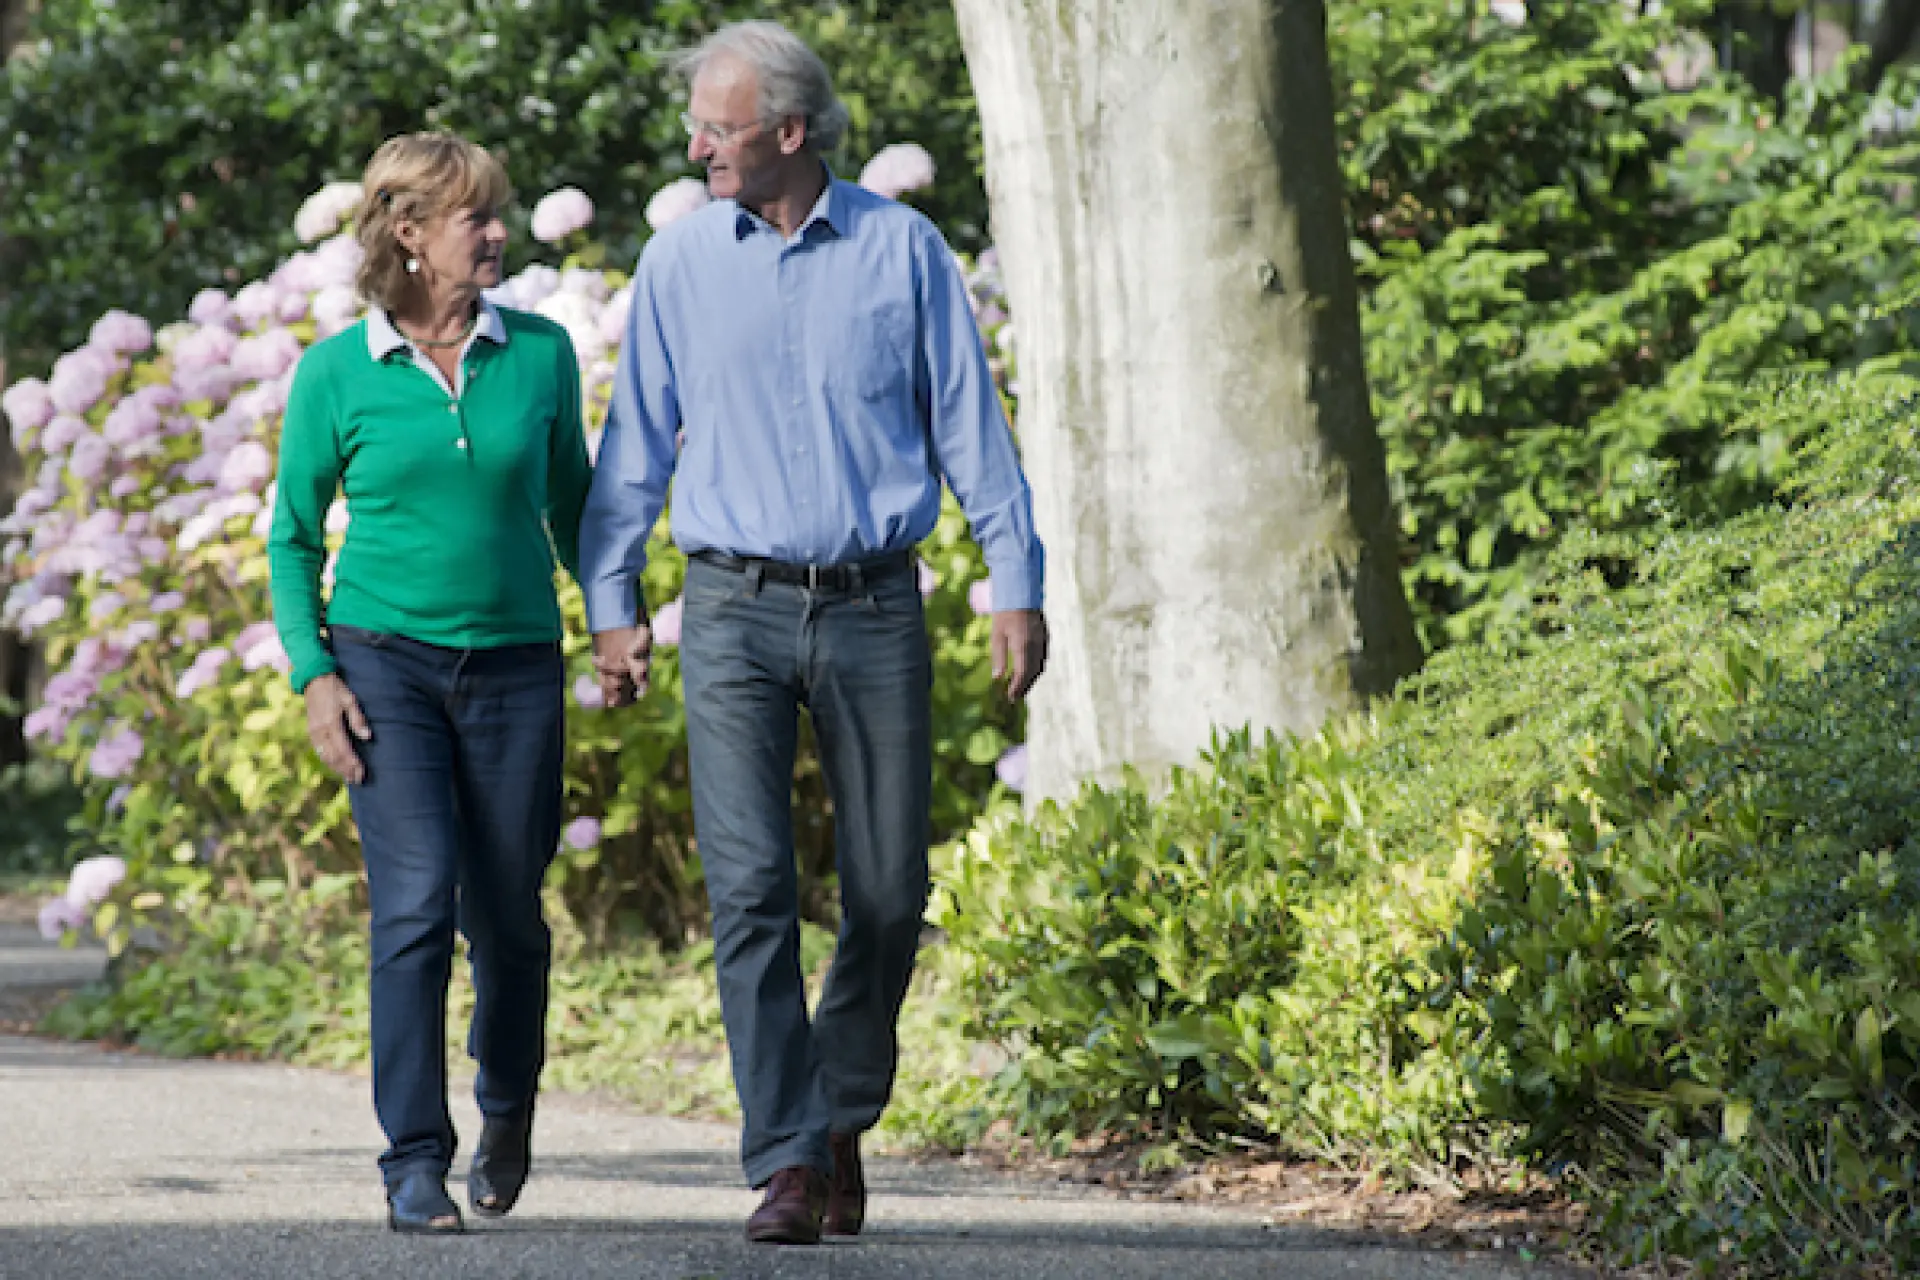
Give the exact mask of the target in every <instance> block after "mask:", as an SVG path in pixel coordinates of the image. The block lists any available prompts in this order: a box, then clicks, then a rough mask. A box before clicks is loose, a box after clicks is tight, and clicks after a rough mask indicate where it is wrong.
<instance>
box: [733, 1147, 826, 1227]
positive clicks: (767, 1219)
mask: <svg viewBox="0 0 1920 1280" xmlns="http://www.w3.org/2000/svg"><path fill="white" fill-rule="evenodd" d="M826 1207H827V1180H826V1179H825V1178H823V1177H821V1176H820V1171H819V1170H818V1169H814V1168H810V1167H809V1166H807V1165H795V1166H793V1167H792V1168H790V1169H782V1170H781V1171H780V1172H778V1173H776V1174H774V1175H773V1180H772V1181H771V1182H769V1183H767V1198H766V1199H764V1200H762V1201H761V1202H760V1207H759V1208H758V1209H755V1210H754V1211H753V1216H752V1217H750V1218H748V1219H747V1239H749V1240H751V1241H753V1242H754V1243H755V1244H819V1243H820V1215H821V1214H822V1213H823V1212H825V1210H826Z"/></svg>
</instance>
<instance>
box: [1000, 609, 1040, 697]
mask: <svg viewBox="0 0 1920 1280" xmlns="http://www.w3.org/2000/svg"><path fill="white" fill-rule="evenodd" d="M1046 665H1047V619H1046V616H1045V615H1044V614H1042V613H1041V612H1040V611H1039V610H1038V609H1008V610H1005V611H1004V612H1000V613H996V614H994V615H993V678H994V679H996V680H998V679H1000V678H1001V677H1002V676H1005V677H1006V680H1007V701H1009V702H1018V701H1020V699H1022V698H1024V697H1026V696H1027V690H1029V689H1031V688H1033V682H1034V681H1035V680H1038V679H1039V678H1040V673H1041V671H1043V670H1045V668H1046Z"/></svg>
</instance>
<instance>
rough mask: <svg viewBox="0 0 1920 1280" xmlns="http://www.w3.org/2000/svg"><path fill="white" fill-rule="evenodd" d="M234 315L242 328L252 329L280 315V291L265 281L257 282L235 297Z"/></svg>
mask: <svg viewBox="0 0 1920 1280" xmlns="http://www.w3.org/2000/svg"><path fill="white" fill-rule="evenodd" d="M233 314H234V316H235V317H236V318H238V319H239V321H240V324H241V327H242V328H246V329H252V328H254V327H256V326H258V325H259V324H260V323H261V322H263V321H265V320H269V319H272V318H273V317H275V316H277V315H279V314H280V290H278V289H276V288H274V287H273V286H272V285H271V284H268V283H267V282H266V281H265V280H255V281H253V282H252V283H251V284H248V285H246V286H244V287H242V288H241V290H240V292H238V293H236V294H234V295H233Z"/></svg>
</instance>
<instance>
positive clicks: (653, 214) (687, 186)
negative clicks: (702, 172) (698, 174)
mask: <svg viewBox="0 0 1920 1280" xmlns="http://www.w3.org/2000/svg"><path fill="white" fill-rule="evenodd" d="M712 201H713V196H712V195H711V194H709V193H708V191H707V184H706V183H704V182H702V181H700V179H698V178H675V179H674V180H673V181H672V182H669V183H668V184H667V185H666V186H664V187H662V188H660V189H659V190H658V191H656V192H654V193H653V198H652V199H651V200H649V201H647V225H648V226H650V227H652V228H653V229H654V230H655V231H658V230H660V229H661V228H662V227H666V226H670V225H671V224H673V223H675V222H678V221H680V219H682V218H684V217H686V216H687V215H688V214H690V213H698V212H699V211H700V210H701V209H703V208H705V207H706V206H707V205H708V204H710V203H712Z"/></svg>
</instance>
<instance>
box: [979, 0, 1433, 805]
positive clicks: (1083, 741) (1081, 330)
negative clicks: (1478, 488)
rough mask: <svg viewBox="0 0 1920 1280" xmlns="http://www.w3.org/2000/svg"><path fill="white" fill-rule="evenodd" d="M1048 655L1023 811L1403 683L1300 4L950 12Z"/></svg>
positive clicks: (1143, 0)
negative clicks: (1000, 272)
mask: <svg viewBox="0 0 1920 1280" xmlns="http://www.w3.org/2000/svg"><path fill="white" fill-rule="evenodd" d="M955 7H956V10H957V11H958V14H959V18H960V28H961V36H962V39H963V41H964V43H965V46H966V53H967V64H968V67H969V69H970V71H971V72H972V76H973V82H974V89H975V96H976V98H977V99H978V101H979V104H980V115H981V122H982V125H983V129H984V134H985V142H986V167H987V187H988V192H989V196H990V198H991V201H992V214H993V229H994V239H995V243H996V245H997V246H998V248H999V251H1000V255H1001V261H1002V263H1003V264H1004V270H1005V274H1006V282H1007V289H1008V296H1009V301H1010V303H1011V305H1012V310H1013V315H1014V327H1015V330H1016V337H1015V357H1016V360H1017V365H1018V377H1019V384H1020V421H1019V431H1020V438H1021V447H1022V451H1023V455H1024V457H1025V459H1026V462H1027V466H1028V469H1029V474H1030V476H1031V478H1032V483H1033V487H1034V495H1035V508H1036V515H1035V518H1036V521H1037V523H1038V525H1039V528H1040V533H1041V536H1042V538H1043V539H1044V540H1045V542H1046V543H1047V547H1048V592H1047V595H1048V613H1049V619H1050V621H1051V622H1052V624H1053V631H1054V651H1053V656H1052V660H1051V662H1050V663H1049V671H1048V674H1047V677H1046V678H1045V679H1044V680H1042V681H1041V682H1040V684H1039V685H1038V686H1037V687H1036V690H1035V693H1034V699H1033V707H1032V715H1031V721H1030V735H1029V736H1030V741H1031V744H1032V745H1031V763H1030V783H1029V792H1030V794H1031V795H1034V796H1058V795H1062V794H1066V793H1069V792H1071V791H1072V789H1073V788H1074V787H1075V786H1076V785H1077V783H1078V781H1079V780H1080V779H1082V778H1088V777H1092V778H1098V779H1104V780H1110V779H1112V778H1113V777H1114V776H1116V774H1117V773H1118V772H1119V770H1120V769H1121V767H1122V766H1129V765H1130V766H1133V767H1135V768H1138V769H1141V770H1142V771H1144V772H1145V773H1146V774H1147V775H1148V776H1150V777H1154V776H1159V775H1162V774H1164V772H1165V770H1166V769H1167V768H1168V767H1169V766H1171V765H1175V764H1181V763H1191V762H1192V761H1193V760H1194V758H1195V756H1196V754H1197V753H1198V752H1199V751H1200V750H1201V749H1202V748H1204V747H1205V746H1206V745H1207V743H1208V742H1209V740H1210V738H1211V736H1212V734H1213V732H1214V730H1215V727H1216V726H1220V727H1238V726H1242V725H1248V724H1251V725H1252V726H1254V727H1255V728H1256V729H1275V730H1297V731H1309V732H1310V731H1312V730H1314V729H1315V728H1317V727H1318V726H1319V725H1320V724H1321V723H1322V722H1323V720H1324V719H1325V718H1326V717H1327V715H1328V714H1329V713H1330V712H1332V711H1335V710H1337V709H1340V708H1344V707H1348V706H1351V705H1353V704H1354V703H1355V702H1356V701H1357V700H1358V699H1359V698H1360V697H1361V696H1362V695H1365V694H1370V693H1374V692H1379V691H1383V690H1386V689H1387V688H1389V687H1390V686H1391V685H1392V684H1393V682H1394V680H1395V679H1396V678H1398V677H1399V676H1400V675H1403V674H1405V673H1406V672H1408V671H1410V670H1412V669H1413V668H1414V667H1415V666H1416V665H1417V664H1418V662H1419V656H1420V655H1419V645H1418V642H1417V640H1416V639H1415V635H1414V630H1413V624H1412V620H1411V617H1410V615H1409V613H1408V610H1407V605H1406V600H1405V597H1404V596H1403V594H1402V592H1401V589H1400V581H1399V566H1398V563H1397V561H1398V545H1399V542H1398V534H1397V528H1396V526H1395V522H1394V518H1393V512H1392V510H1391V504H1390V503H1389V501H1388V498H1387V488H1386V479H1385V468H1384V464H1383V461H1382V456H1381V449H1380V445H1379V440H1378V437H1377V436H1376V435H1375V433H1374V429H1373V422H1372V416H1371V412H1370V409H1369V405H1368V400H1367V387H1366V376H1365V369H1364V365H1363V363H1362V357H1361V343H1360V324H1359V316H1358V310H1357V303H1356V299H1355V291H1354V283H1353V269H1352V264H1351V261H1350V259H1349V257H1348V248H1347V246H1348V237H1347V229H1346V219H1345V214H1344V212H1343V208H1342V195H1341V182H1340V174H1339V170H1338V165H1337V159H1336V153H1335V144H1334V136H1333V104H1332V91H1331V85H1330V81H1329V72H1328V66H1327V52H1326V15H1325V11H1324V9H1323V7H1322V4H1321V3H1320V0H956V5H955Z"/></svg>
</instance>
